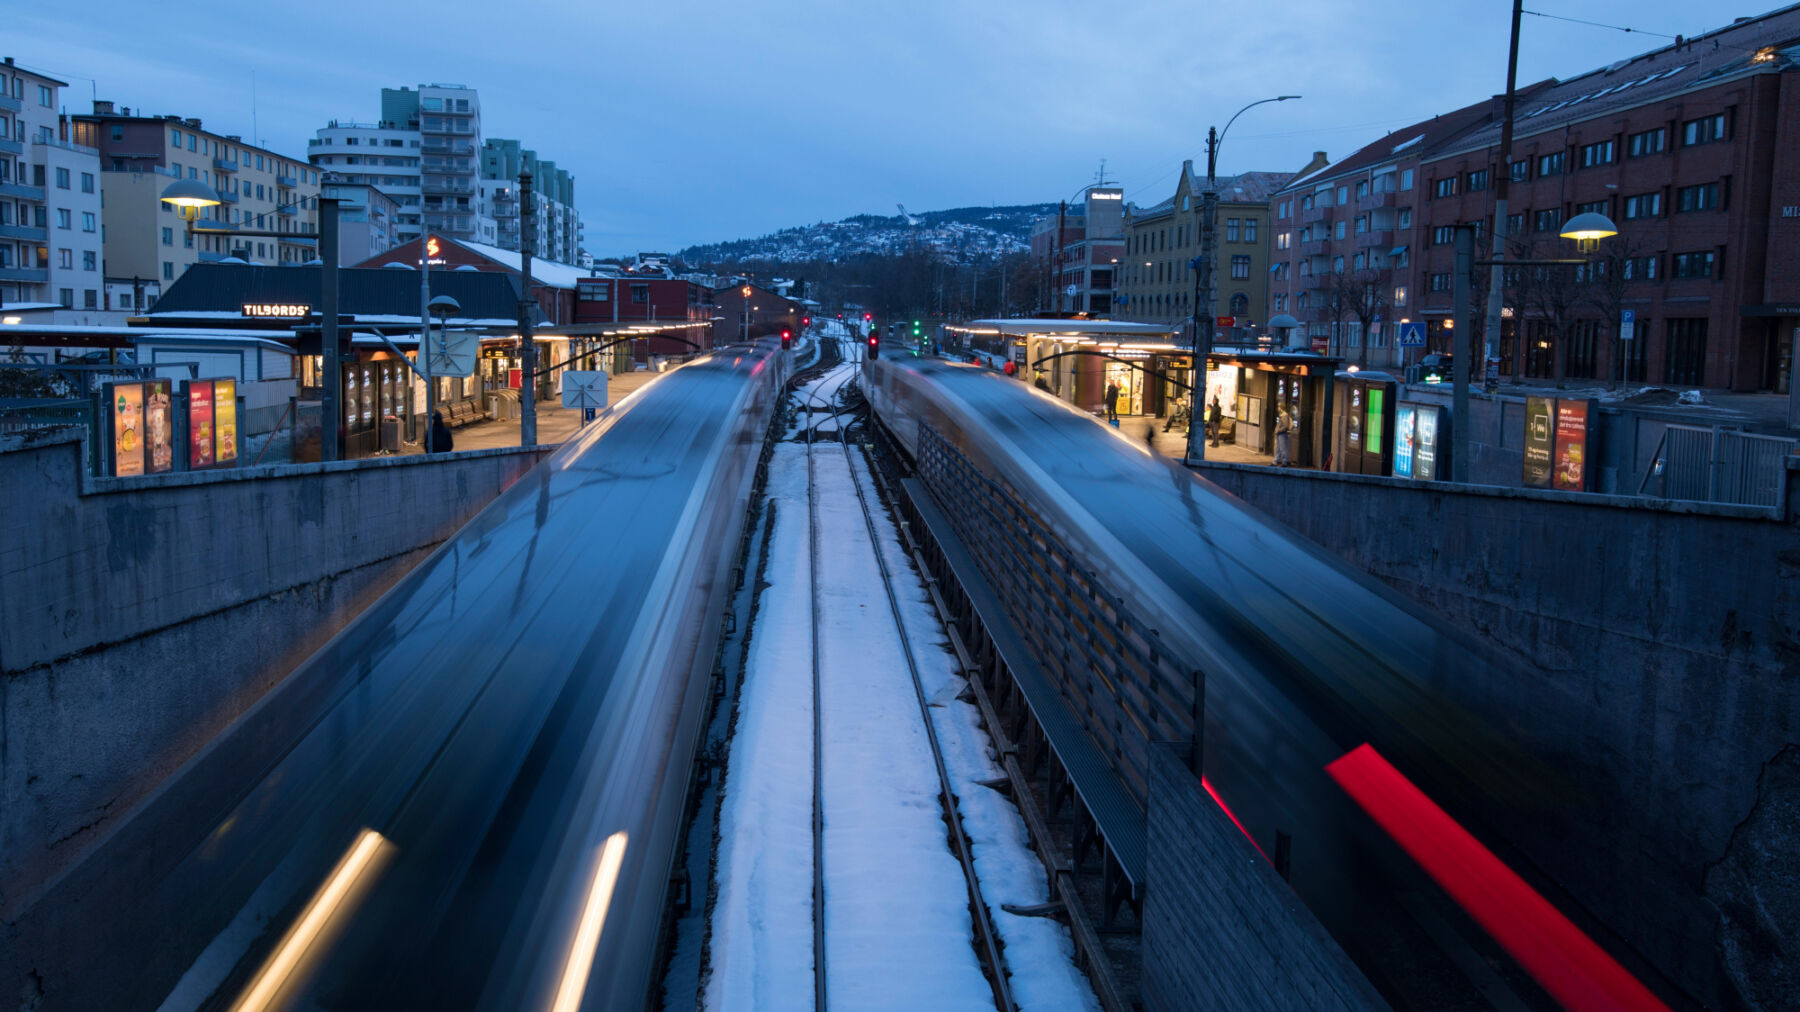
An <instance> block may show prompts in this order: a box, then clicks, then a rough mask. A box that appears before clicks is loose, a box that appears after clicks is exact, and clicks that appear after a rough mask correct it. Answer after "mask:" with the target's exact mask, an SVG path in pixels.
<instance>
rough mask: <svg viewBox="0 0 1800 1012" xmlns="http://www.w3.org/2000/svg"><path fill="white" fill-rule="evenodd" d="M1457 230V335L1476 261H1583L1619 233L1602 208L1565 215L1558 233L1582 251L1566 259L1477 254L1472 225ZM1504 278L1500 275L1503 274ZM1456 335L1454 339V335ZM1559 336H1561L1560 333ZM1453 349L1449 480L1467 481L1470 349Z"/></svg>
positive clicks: (1464, 328)
mask: <svg viewBox="0 0 1800 1012" xmlns="http://www.w3.org/2000/svg"><path fill="white" fill-rule="evenodd" d="M1455 228H1456V236H1455V241H1456V245H1455V265H1454V266H1455V269H1454V270H1453V271H1452V277H1451V300H1452V301H1451V313H1452V326H1451V329H1452V330H1453V331H1455V332H1456V334H1457V335H1459V336H1460V335H1464V334H1467V333H1468V332H1469V331H1468V326H1469V319H1470V317H1471V316H1473V315H1474V307H1472V306H1471V305H1469V280H1470V277H1471V275H1473V273H1474V269H1475V268H1476V267H1489V268H1498V269H1503V268H1504V267H1507V266H1511V267H1570V266H1581V265H1584V264H1590V263H1592V262H1593V260H1592V257H1593V255H1594V253H1595V252H1596V251H1598V250H1599V248H1600V240H1602V239H1605V238H1607V237H1608V236H1615V235H1618V234H1619V229H1618V226H1616V225H1614V224H1613V223H1612V219H1610V218H1608V217H1607V216H1606V215H1604V214H1599V213H1597V212H1594V211H1588V212H1586V213H1584V214H1578V215H1576V216H1575V217H1573V218H1570V219H1569V223H1568V224H1566V225H1564V226H1563V228H1562V232H1561V233H1559V234H1560V235H1561V236H1562V238H1564V239H1573V240H1574V241H1575V250H1576V252H1578V253H1580V254H1581V256H1579V257H1574V258H1568V259H1540V260H1502V259H1500V258H1498V257H1496V258H1494V259H1492V260H1476V259H1475V257H1474V253H1475V229H1474V227H1473V226H1470V225H1457V226H1455ZM1503 279H1504V276H1503ZM1453 340H1455V339H1453ZM1559 340H1560V338H1559ZM1451 347H1452V349H1453V351H1454V354H1452V355H1451V356H1450V375H1451V378H1452V383H1453V384H1454V387H1453V389H1452V391H1451V395H1450V477H1451V480H1453V481H1456V482H1460V483H1464V484H1467V483H1468V481H1469V358H1470V355H1469V349H1468V348H1466V347H1461V348H1459V347H1456V345H1455V344H1452V346H1451ZM1484 364H1485V363H1484Z"/></svg>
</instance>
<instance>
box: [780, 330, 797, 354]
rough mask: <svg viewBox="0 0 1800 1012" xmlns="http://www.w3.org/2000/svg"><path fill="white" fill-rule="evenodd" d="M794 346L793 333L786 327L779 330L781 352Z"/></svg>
mask: <svg viewBox="0 0 1800 1012" xmlns="http://www.w3.org/2000/svg"><path fill="white" fill-rule="evenodd" d="M793 346H794V332H793V331H791V330H789V329H787V328H786V327H783V328H781V350H782V351H786V350H788V349H789V348H792V347H793Z"/></svg>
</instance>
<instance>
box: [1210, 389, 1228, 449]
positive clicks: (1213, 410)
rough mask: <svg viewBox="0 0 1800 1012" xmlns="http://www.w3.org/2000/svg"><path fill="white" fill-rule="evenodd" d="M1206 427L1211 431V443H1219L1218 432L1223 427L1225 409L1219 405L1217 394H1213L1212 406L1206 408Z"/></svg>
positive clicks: (1216, 444)
mask: <svg viewBox="0 0 1800 1012" xmlns="http://www.w3.org/2000/svg"><path fill="white" fill-rule="evenodd" d="M1206 427H1207V429H1208V430H1210V431H1211V433H1212V445H1214V446H1218V445H1219V434H1220V432H1221V430H1223V429H1224V428H1225V409H1224V408H1222V407H1220V406H1219V395H1218V394H1213V399H1212V406H1211V407H1209V408H1207V409H1206Z"/></svg>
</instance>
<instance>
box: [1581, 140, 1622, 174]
mask: <svg viewBox="0 0 1800 1012" xmlns="http://www.w3.org/2000/svg"><path fill="white" fill-rule="evenodd" d="M1614 153H1615V152H1614V149H1613V142H1612V141H1601V142H1600V143H1598V144H1583V145H1582V146H1581V167H1582V168H1584V169H1591V168H1594V167H1595V166H1597V165H1611V164H1612V163H1613V156H1614Z"/></svg>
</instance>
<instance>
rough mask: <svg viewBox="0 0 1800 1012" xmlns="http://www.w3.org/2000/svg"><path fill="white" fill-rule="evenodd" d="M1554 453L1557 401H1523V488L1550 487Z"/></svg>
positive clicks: (1544, 399) (1547, 399) (1550, 399)
mask: <svg viewBox="0 0 1800 1012" xmlns="http://www.w3.org/2000/svg"><path fill="white" fill-rule="evenodd" d="M1555 453H1556V399H1555V398H1554V397H1527V398H1525V473H1524V477H1523V480H1524V484H1525V487H1527V488H1549V487H1550V480H1551V468H1552V466H1553V464H1554V462H1555Z"/></svg>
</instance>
